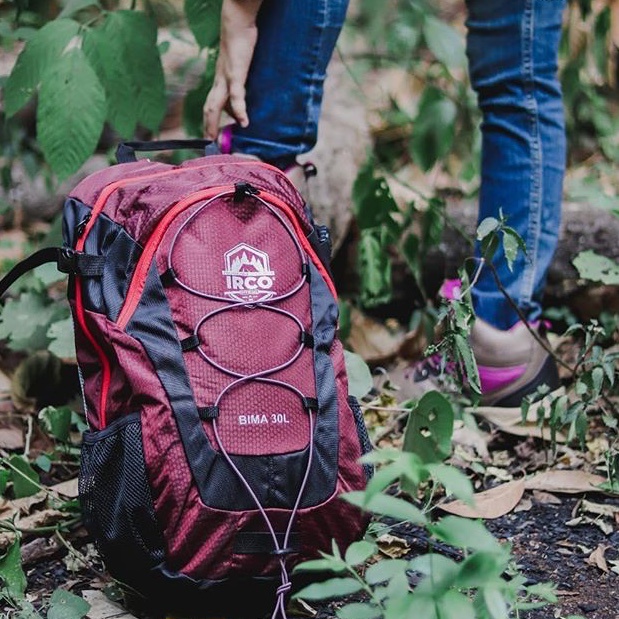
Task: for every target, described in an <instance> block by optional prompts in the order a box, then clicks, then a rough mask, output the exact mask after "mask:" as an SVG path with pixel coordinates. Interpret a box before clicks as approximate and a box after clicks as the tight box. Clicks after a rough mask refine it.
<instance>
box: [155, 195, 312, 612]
mask: <svg viewBox="0 0 619 619" xmlns="http://www.w3.org/2000/svg"><path fill="white" fill-rule="evenodd" d="M218 197H220V196H216V197H214V198H212V199H211V200H208V201H207V202H205V203H204V204H203V205H202V206H201V207H199V208H198V209H197V210H196V211H195V212H194V213H192V214H191V215H190V216H189V217H188V218H187V219H186V220H185V221H184V222H183V224H182V225H181V226H180V227H179V229H178V230H177V231H176V233H175V234H174V236H173V238H172V241H171V243H170V247H169V249H168V255H167V271H166V274H167V278H168V282H167V285H168V286H169V285H172V284H175V285H177V286H179V287H180V288H182V289H184V290H185V291H186V292H188V293H190V294H193V295H195V296H198V297H201V298H204V299H209V300H212V301H218V302H225V305H224V306H221V307H218V308H216V309H214V310H212V311H210V312H208V313H207V314H205V315H204V316H203V317H202V318H201V319H200V320H199V321H198V322H197V324H196V326H195V327H194V333H193V336H192V342H194V343H195V341H197V343H198V344H197V347H195V346H192V348H194V349H195V350H197V351H198V353H199V354H200V355H201V357H202V358H203V359H204V360H205V361H206V362H207V363H208V364H210V365H211V366H212V367H214V368H216V369H217V370H219V371H220V372H223V373H225V374H227V375H228V376H232V377H233V378H234V380H232V381H231V382H230V383H229V384H228V385H226V386H225V387H224V388H223V389H222V390H221V391H220V393H219V395H218V396H217V398H216V399H215V402H214V403H213V404H212V405H211V406H209V407H208V408H209V409H212V410H216V411H218V412H219V410H220V404H221V401H222V399H223V398H224V397H225V395H226V394H227V393H228V392H229V391H231V390H233V389H235V388H237V387H239V386H240V385H243V384H244V383H247V382H262V383H267V384H270V385H274V386H279V387H283V388H285V389H288V390H290V391H292V392H294V393H295V394H296V395H297V396H298V397H299V398H300V400H301V402H302V403H303V406H304V408H305V410H306V411H307V415H308V418H309V441H308V449H309V452H308V457H307V465H306V467H305V473H304V475H303V478H302V480H301V483H300V486H299V491H298V493H297V497H296V499H295V502H294V505H293V508H292V510H291V511H290V518H289V520H288V524H287V526H286V531H285V533H284V538H283V540H282V543H281V544H280V543H279V540H278V538H277V535H276V533H275V529H274V527H273V524H272V523H271V520H270V518H269V515H268V513H267V511H266V509H265V508H264V507H263V506H262V504H261V503H260V499H259V498H258V496H257V495H256V493H255V491H254V490H253V489H252V487H251V485H250V484H249V482H248V481H247V479H245V477H244V476H243V473H242V472H241V471H240V469H239V468H238V467H237V466H236V465H235V463H234V462H233V460H232V458H231V457H230V455H229V454H228V452H227V451H226V448H225V446H224V444H223V441H222V439H221V436H220V434H219V428H218V420H217V415H216V414H213V415H210V416H207V419H206V420H207V422H211V423H212V428H213V434H214V436H215V441H216V443H217V445H218V447H219V451H220V453H221V455H222V456H223V457H224V459H225V460H226V462H227V463H228V465H229V466H230V468H231V469H232V470H233V471H234V473H235V475H236V476H237V477H238V479H239V480H240V482H241V483H242V484H243V486H244V487H245V489H246V490H247V492H248V493H249V495H250V497H251V499H252V501H253V502H254V503H255V504H256V507H257V509H258V511H259V512H260V514H261V516H262V518H263V520H264V522H265V524H266V527H267V529H268V533H269V535H270V536H271V538H272V539H273V546H274V548H273V555H274V556H276V557H277V559H278V561H279V565H280V572H281V584H280V586H279V587H278V588H277V599H276V603H275V607H274V609H273V614H272V616H271V619H277V617H278V616H279V617H280V619H287V615H286V594H287V593H288V592H289V591H290V589H291V587H292V583H291V582H290V576H289V574H288V568H287V566H286V556H287V555H288V552H289V549H288V544H289V541H290V534H291V531H292V527H293V524H294V521H295V519H296V516H297V514H298V512H299V507H300V505H301V500H302V498H303V494H304V492H305V488H306V486H307V482H308V479H309V475H310V470H311V467H312V460H313V452H314V415H315V414H317V412H318V411H317V403H316V404H315V405H313V406H307V402H308V401H309V400H312V401H314V400H315V399H313V398H307V397H306V394H303V393H302V392H301V391H300V390H299V389H297V388H296V387H295V386H294V385H291V384H290V383H286V382H284V381H282V380H277V379H275V378H271V377H270V376H269V375H270V374H274V373H276V372H279V371H281V370H283V369H285V368H287V367H289V366H290V365H292V364H293V363H294V362H295V361H296V360H297V359H298V357H299V356H300V355H301V353H302V352H303V351H304V349H305V348H306V347H307V346H308V345H309V340H308V337H311V334H308V333H307V332H306V331H305V327H304V325H303V322H302V321H301V320H300V319H299V318H298V317H297V316H295V315H294V314H293V313H292V312H290V311H287V310H284V309H282V308H281V307H276V306H274V305H273V304H274V303H278V302H281V301H282V300H284V299H287V298H289V297H291V296H293V295H294V294H296V293H297V292H298V291H299V290H301V288H302V287H303V286H304V285H306V284H307V282H309V279H310V267H309V264H308V262H307V257H306V256H305V253H304V251H303V248H302V246H301V244H300V243H299V241H298V239H297V238H296V236H295V233H294V231H293V230H291V228H290V225H289V224H288V222H287V221H286V218H285V217H284V216H283V215H282V214H281V213H279V212H278V211H277V210H276V209H275V208H274V207H273V206H271V205H270V204H269V203H268V202H266V201H264V200H263V199H262V198H260V197H259V196H254V198H255V199H256V200H257V201H258V202H260V203H261V204H262V205H263V206H264V207H265V208H267V209H268V210H269V211H270V212H271V214H272V215H273V216H274V217H276V218H277V219H278V220H279V221H280V223H281V224H282V225H283V226H284V228H285V229H286V231H287V232H288V234H289V235H290V238H291V240H292V242H293V243H294V245H295V247H296V250H297V252H298V254H299V258H300V260H301V263H302V268H301V271H300V273H299V276H300V277H299V282H298V283H297V284H295V285H294V286H292V288H291V289H290V290H288V291H285V292H283V293H281V294H279V295H277V296H273V297H270V298H267V299H264V300H262V301H253V302H252V301H242V300H233V299H230V298H228V297H223V296H219V295H215V294H212V293H210V292H207V291H204V290H198V289H196V288H194V287H192V286H190V285H189V284H187V283H185V282H183V281H182V279H181V277H180V275H179V272H178V269H175V268H174V264H173V253H174V248H175V246H176V243H177V241H178V238H179V236H180V234H181V233H182V231H183V230H184V229H185V228H186V227H187V226H189V225H190V224H191V222H192V221H193V220H194V219H195V218H196V217H198V216H199V214H200V213H202V212H203V211H204V209H207V208H208V207H209V206H210V205H211V204H213V202H214V201H215V200H216V199H217V198H218ZM239 308H259V309H262V310H264V311H270V312H275V313H278V314H281V315H283V316H286V317H287V318H289V319H291V320H292V321H293V322H294V323H295V324H296V325H297V327H298V328H299V347H298V349H297V350H296V351H295V352H294V353H293V354H292V356H291V357H290V358H289V359H287V360H286V361H284V362H283V363H280V364H278V365H277V366H274V367H270V368H266V369H262V370H259V371H257V372H255V373H253V374H243V373H240V372H238V371H236V370H234V369H232V368H227V367H225V366H224V365H222V364H221V363H219V362H217V361H216V360H215V359H213V358H211V357H210V356H209V354H208V353H207V352H206V351H205V350H204V348H203V347H202V346H201V345H200V339H199V331H200V329H201V327H202V325H204V323H205V322H207V321H208V320H209V319H211V318H213V317H214V316H216V315H219V314H221V313H223V312H226V311H234V310H237V309H239ZM188 339H189V338H188Z"/></svg>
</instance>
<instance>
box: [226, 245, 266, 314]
mask: <svg viewBox="0 0 619 619" xmlns="http://www.w3.org/2000/svg"><path fill="white" fill-rule="evenodd" d="M224 261H225V265H226V268H225V269H224V270H223V271H222V272H221V273H222V275H223V276H224V277H225V279H226V288H227V291H226V292H225V295H226V296H227V297H230V298H231V299H236V300H237V301H242V302H245V303H247V302H250V303H259V302H261V301H266V300H267V299H270V298H271V297H273V296H275V292H274V291H273V290H272V288H273V283H274V280H275V273H274V272H273V271H271V266H270V264H269V254H267V253H266V252H263V251H260V250H259V249H256V248H255V247H251V245H247V244H246V243H239V244H238V245H237V246H236V247H233V248H232V249H231V250H229V251H227V252H226V253H225V254H224Z"/></svg>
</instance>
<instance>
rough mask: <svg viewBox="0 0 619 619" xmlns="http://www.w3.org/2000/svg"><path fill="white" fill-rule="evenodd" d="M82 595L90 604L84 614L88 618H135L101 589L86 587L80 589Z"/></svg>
mask: <svg viewBox="0 0 619 619" xmlns="http://www.w3.org/2000/svg"><path fill="white" fill-rule="evenodd" d="M82 597H83V598H84V599H85V600H86V601H87V602H88V603H89V604H90V610H89V611H88V613H87V614H86V617H87V618H88V619H135V617H134V615H132V614H131V613H128V612H127V611H126V610H125V609H124V608H122V606H119V605H118V604H115V603H114V602H111V601H110V600H109V599H108V598H107V597H106V596H105V594H104V593H103V592H102V591H95V590H93V589H88V590H86V591H82Z"/></svg>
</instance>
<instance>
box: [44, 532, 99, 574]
mask: <svg viewBox="0 0 619 619" xmlns="http://www.w3.org/2000/svg"><path fill="white" fill-rule="evenodd" d="M56 537H58V539H59V540H60V541H61V543H62V545H63V546H64V547H65V548H66V549H67V550H68V551H69V554H71V555H72V556H73V557H75V558H76V559H77V560H78V561H79V562H80V563H82V564H83V565H85V566H86V567H87V568H88V569H89V570H90V571H91V572H92V573H93V574H96V575H97V576H98V577H99V578H101V579H102V580H105V579H106V578H107V576H106V575H105V574H104V573H103V572H102V571H100V570H98V569H97V568H95V567H93V565H92V564H91V563H90V561H88V560H87V559H86V557H84V555H83V554H82V553H81V552H79V551H78V550H76V548H75V547H74V546H73V544H71V542H69V541H68V540H66V539H65V538H64V537H63V536H62V534H61V533H60V531H58V530H56Z"/></svg>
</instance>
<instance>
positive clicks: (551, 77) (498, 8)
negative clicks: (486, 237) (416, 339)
mask: <svg viewBox="0 0 619 619" xmlns="http://www.w3.org/2000/svg"><path fill="white" fill-rule="evenodd" d="M467 6H468V10H469V17H468V22H467V26H468V38H467V54H468V57H469V70H470V75H471V82H472V85H473V88H474V89H475V91H476V92H477V94H478V98H479V107H480V109H481V111H482V114H483V124H482V181H481V190H480V197H479V221H482V220H483V219H484V218H486V217H497V218H498V217H499V212H500V211H501V210H502V212H503V214H504V215H505V217H506V218H507V225H509V226H511V227H512V228H514V229H515V230H516V231H517V232H518V234H519V235H520V236H521V237H522V239H523V240H524V242H525V244H526V247H527V255H526V256H524V255H522V254H520V255H519V256H518V258H517V259H516V262H515V264H514V267H513V270H511V271H510V269H509V268H508V266H507V261H506V260H505V256H504V253H503V251H502V250H501V251H499V252H497V255H496V257H495V259H494V261H493V263H494V267H495V269H496V272H497V274H498V276H499V278H500V281H501V283H502V285H503V286H504V288H505V289H506V290H507V292H508V293H509V295H510V296H511V298H512V299H513V300H514V301H515V303H516V304H517V305H518V307H519V308H520V309H521V310H522V312H523V314H524V315H525V316H526V317H527V319H528V320H529V321H531V322H532V321H537V320H538V319H539V317H540V314H541V305H540V301H541V296H542V294H543V288H544V284H545V280H546V273H547V270H548V267H549V265H550V261H551V259H552V256H553V254H554V251H555V248H556V245H557V240H558V233H559V224H560V214H561V194H562V182H563V173H564V169H565V158H566V145H565V131H564V118H563V104H562V98H561V88H560V85H559V81H558V78H557V55H558V47H559V39H560V36H561V22H562V14H563V9H564V6H565V0H492V1H489V0H467ZM477 255H478V256H479V247H478V248H477ZM473 303H474V307H475V311H476V314H477V316H478V317H479V318H481V319H482V320H484V321H486V322H487V323H489V324H490V325H492V326H493V327H495V328H498V329H502V330H506V329H509V328H511V327H513V326H514V325H515V324H516V323H517V322H518V314H517V313H516V312H515V311H514V309H513V308H512V307H511V305H510V303H509V302H508V300H507V299H506V298H505V296H504V295H503V294H502V293H501V292H500V291H499V289H498V288H497V285H496V282H495V279H494V277H493V275H492V273H491V270H490V268H488V267H485V268H484V269H483V270H482V274H481V277H480V278H479V280H478V282H477V283H476V285H475V287H474V289H473Z"/></svg>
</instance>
